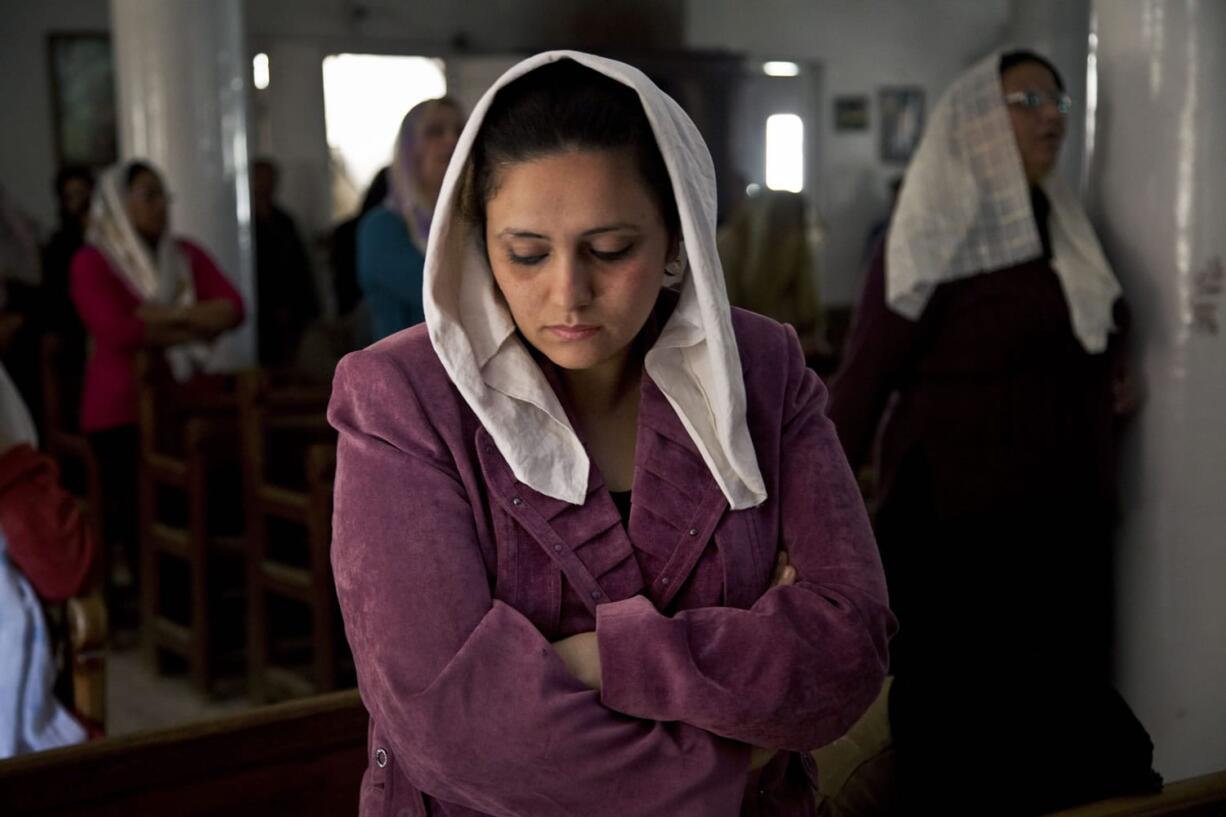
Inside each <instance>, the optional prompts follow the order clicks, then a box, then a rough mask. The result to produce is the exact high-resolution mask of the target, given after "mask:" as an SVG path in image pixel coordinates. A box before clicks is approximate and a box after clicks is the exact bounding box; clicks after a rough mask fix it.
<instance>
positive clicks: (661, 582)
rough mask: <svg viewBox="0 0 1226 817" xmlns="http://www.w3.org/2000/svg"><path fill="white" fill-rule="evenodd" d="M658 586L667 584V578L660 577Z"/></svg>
mask: <svg viewBox="0 0 1226 817" xmlns="http://www.w3.org/2000/svg"><path fill="white" fill-rule="evenodd" d="M660 584H668V576H661V577H660Z"/></svg>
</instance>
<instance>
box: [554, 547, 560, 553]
mask: <svg viewBox="0 0 1226 817" xmlns="http://www.w3.org/2000/svg"><path fill="white" fill-rule="evenodd" d="M553 552H554V553H561V552H562V546H561V545H554V546H553Z"/></svg>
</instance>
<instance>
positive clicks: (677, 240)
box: [664, 235, 681, 263]
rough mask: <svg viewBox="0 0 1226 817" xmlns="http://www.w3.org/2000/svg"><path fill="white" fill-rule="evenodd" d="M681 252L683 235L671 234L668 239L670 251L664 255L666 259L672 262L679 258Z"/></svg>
mask: <svg viewBox="0 0 1226 817" xmlns="http://www.w3.org/2000/svg"><path fill="white" fill-rule="evenodd" d="M680 254H681V236H680V235H673V236H670V237H669V239H668V252H667V253H666V254H665V256H664V259H665V261H666V262H668V263H672V262H673V261H676V260H677V257H678V256H679V255H680Z"/></svg>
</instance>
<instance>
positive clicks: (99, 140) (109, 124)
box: [47, 32, 118, 168]
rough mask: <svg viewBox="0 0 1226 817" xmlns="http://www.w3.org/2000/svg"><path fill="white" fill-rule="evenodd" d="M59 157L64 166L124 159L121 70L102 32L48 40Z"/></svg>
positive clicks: (58, 35) (97, 164)
mask: <svg viewBox="0 0 1226 817" xmlns="http://www.w3.org/2000/svg"><path fill="white" fill-rule="evenodd" d="M47 61H48V64H49V67H50V70H49V71H48V75H49V76H50V77H51V105H52V119H53V122H54V133H55V159H56V162H57V163H58V165H59V166H61V167H63V166H64V165H66V164H82V165H87V166H89V167H93V168H100V167H104V166H106V165H109V164H112V163H113V162H114V161H115V160H116V158H117V157H118V150H117V142H118V136H117V132H116V118H115V69H114V62H113V60H112V57H111V40H110V37H108V36H107V35H106V34H101V33H93V32H89V33H56V34H50V35H48V37H47Z"/></svg>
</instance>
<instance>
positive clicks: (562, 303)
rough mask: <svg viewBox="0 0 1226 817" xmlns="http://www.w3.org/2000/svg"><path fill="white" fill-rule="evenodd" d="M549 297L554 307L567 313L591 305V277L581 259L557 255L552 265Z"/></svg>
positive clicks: (573, 255)
mask: <svg viewBox="0 0 1226 817" xmlns="http://www.w3.org/2000/svg"><path fill="white" fill-rule="evenodd" d="M551 296H552V300H553V303H554V306H557V307H559V308H561V309H563V310H565V311H566V312H568V313H571V312H575V311H577V310H580V309H583V308H584V307H586V306H588V305H589V304H591V302H592V275H591V271H590V270H589V269H588V265H587V264H585V263H584V262H583V260H582V259H581V258H579V257H577V256H576V255H575V254H573V253H572V254H569V255H562V254H561V253H559V255H558V258H557V260H556V262H555V264H554V270H553V281H552V290H551Z"/></svg>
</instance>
